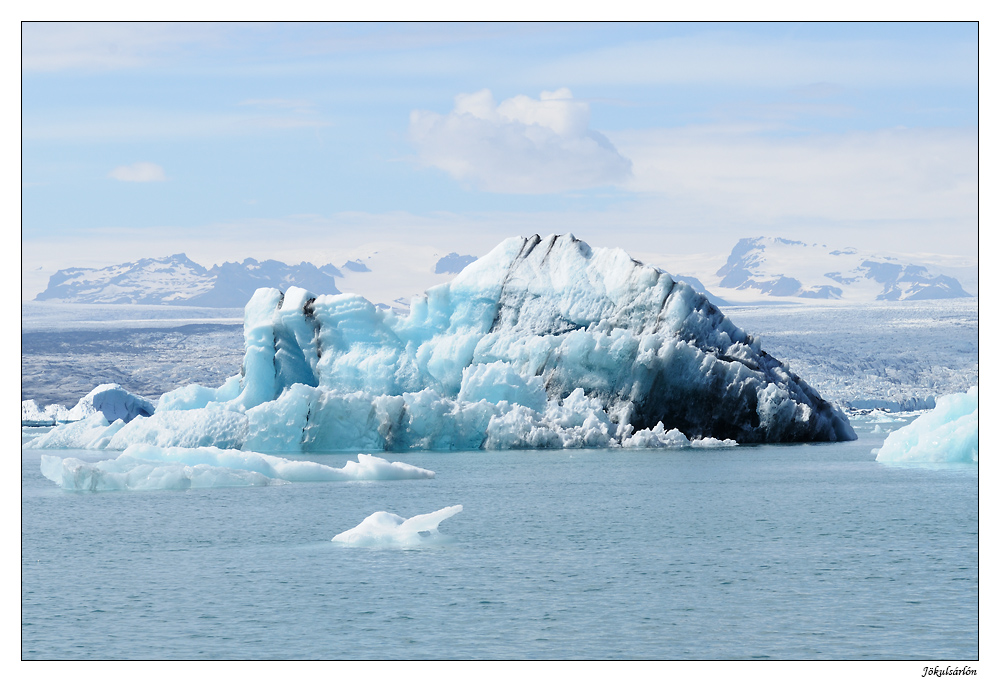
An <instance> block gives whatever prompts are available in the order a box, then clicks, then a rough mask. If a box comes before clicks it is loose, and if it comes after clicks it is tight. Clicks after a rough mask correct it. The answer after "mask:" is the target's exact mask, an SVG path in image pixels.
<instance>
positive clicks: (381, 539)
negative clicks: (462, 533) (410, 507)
mask: <svg viewBox="0 0 1000 682" xmlns="http://www.w3.org/2000/svg"><path fill="white" fill-rule="evenodd" d="M460 511H462V505H460V504H456V505H455V506H453V507H445V508H444V509H439V510H438V511H436V512H431V513H430V514H418V515H417V516H412V517H410V518H408V519H405V518H403V517H402V516H398V515H396V514H392V513H390V512H386V511H378V512H375V513H374V514H372V515H371V516H369V517H367V518H366V519H365V520H364V521H362V522H361V523H360V524H358V525H357V526H355V527H354V528H352V529H350V530H345V531H344V532H343V533H340V534H338V535H335V536H334V538H333V542H336V543H339V544H344V545H354V546H355V547H420V546H426V545H440V544H444V543H446V542H447V541H448V538H447V537H446V536H444V535H441V533H440V532H439V531H438V525H439V524H440V523H441V522H442V521H444V520H445V519H448V518H451V517H452V516H454V515H455V514H457V513H458V512H460Z"/></svg>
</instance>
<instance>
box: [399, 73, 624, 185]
mask: <svg viewBox="0 0 1000 682" xmlns="http://www.w3.org/2000/svg"><path fill="white" fill-rule="evenodd" d="M589 126H590V106H589V105H588V104H587V103H586V102H581V101H578V100H574V99H573V94H572V93H571V92H570V91H569V90H568V89H566V88H562V89H559V90H556V91H555V92H543V93H542V94H541V97H540V98H539V99H537V100H536V99H532V98H531V97H527V96H525V95H517V96H516V97H511V98H510V99H507V100H504V101H503V102H501V103H500V104H499V105H497V104H496V103H495V102H494V100H493V95H492V93H490V91H489V90H481V91H479V92H476V93H473V94H470V95H467V94H462V95H458V96H457V97H456V98H455V108H454V110H453V111H452V112H451V113H449V114H446V115H443V116H442V115H440V114H437V113H434V112H430V111H413V112H412V113H411V114H410V140H411V141H412V142H413V144H414V146H415V147H416V148H417V151H418V152H419V155H420V160H421V161H422V162H423V163H424V164H426V165H428V166H433V167H435V168H440V169H441V170H444V171H445V172H447V173H448V174H449V175H451V176H452V177H453V178H455V179H456V180H460V181H464V182H469V183H471V184H473V185H475V186H477V187H479V188H481V189H484V190H486V191H489V192H500V193H508V194H547V193H552V192H563V191H567V190H575V189H584V188H587V187H598V186H602V185H611V184H615V183H619V182H622V181H624V180H627V179H628V177H629V175H630V172H631V162H630V161H629V160H628V159H627V158H625V157H624V156H622V155H621V154H620V153H619V152H618V150H617V149H615V147H614V145H612V144H611V143H610V142H609V141H608V139H607V138H606V137H605V136H604V135H601V134H600V133H598V132H596V131H594V130H591V129H590V127H589Z"/></svg>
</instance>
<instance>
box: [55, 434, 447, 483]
mask: <svg viewBox="0 0 1000 682" xmlns="http://www.w3.org/2000/svg"><path fill="white" fill-rule="evenodd" d="M41 469H42V474H43V475H44V476H45V477H46V478H48V479H49V480H50V481H53V482H54V483H56V484H58V485H59V486H60V487H62V488H63V489H65V490H90V491H101V490H186V489H188V488H222V487H231V486H244V485H258V486H259V485H275V484H282V483H288V482H318V481H386V480H400V479H414V478H434V472H433V471H430V470H429V469H421V468H420V467H415V466H413V465H411V464H406V463H405V462H389V461H387V460H385V459H382V458H381V457H375V456H374V455H365V454H358V461H357V462H347V464H345V465H344V467H343V468H340V469H338V468H336V467H331V466H327V465H325V464H319V463H317V462H307V461H293V460H289V459H285V458H283V457H276V456H274V455H265V454H261V453H259V452H245V451H243V450H226V449H222V448H215V447H203V448H161V447H157V446H155V445H130V446H129V447H128V448H127V449H126V450H125V451H124V452H123V453H122V454H121V455H119V456H118V457H117V458H116V459H108V460H102V461H100V462H93V463H88V462H84V461H82V460H79V459H76V458H75V457H67V458H65V459H63V458H61V457H55V456H52V455H42V464H41Z"/></svg>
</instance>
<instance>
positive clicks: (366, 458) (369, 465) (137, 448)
mask: <svg viewBox="0 0 1000 682" xmlns="http://www.w3.org/2000/svg"><path fill="white" fill-rule="evenodd" d="M122 454H123V455H127V456H132V457H136V458H140V459H145V460H153V461H161V462H180V463H182V464H187V465H189V466H193V465H197V464H208V465H211V466H216V467H225V468H228V469H241V470H246V471H256V472H257V473H260V474H264V475H265V476H267V477H269V478H280V479H283V480H285V481H296V482H315V481H389V480H400V479H409V478H434V472H433V471H431V470H429V469H421V468H420V467H415V466H413V465H411V464H406V463H405V462H389V461H388V460H385V459H382V458H381V457H376V456H374V455H365V454H360V453H359V454H358V461H357V462H347V464H345V465H344V467H343V468H342V469H338V468H335V467H331V466H327V465H325V464H319V463H318V462H309V461H295V460H290V459H285V458H284V457H277V456H275V455H265V454H262V453H259V452H250V451H245V450H231V449H230V450H227V449H222V448H215V447H202V448H161V447H156V446H154V445H131V446H129V447H128V449H126V450H125V452H123V453H122Z"/></svg>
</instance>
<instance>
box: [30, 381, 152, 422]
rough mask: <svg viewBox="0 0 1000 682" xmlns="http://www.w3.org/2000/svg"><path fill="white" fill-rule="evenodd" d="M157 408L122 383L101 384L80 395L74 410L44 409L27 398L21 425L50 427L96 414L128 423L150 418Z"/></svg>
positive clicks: (56, 407)
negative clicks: (125, 387) (121, 384)
mask: <svg viewBox="0 0 1000 682" xmlns="http://www.w3.org/2000/svg"><path fill="white" fill-rule="evenodd" d="M155 409H156V408H155V406H154V405H153V403H152V402H151V401H149V400H146V399H145V398H143V397H142V396H138V395H136V394H134V393H131V392H129V391H126V390H125V389H124V388H122V387H121V386H120V385H119V384H101V385H100V386H98V387H97V388H95V389H94V390H92V391H91V392H90V393H88V394H87V395H85V396H84V397H82V398H80V400H79V401H78V402H77V404H76V405H75V406H74V407H73V408H72V409H66V408H65V407H63V406H62V405H47V406H46V407H44V408H42V407H39V405H38V403H36V402H35V401H34V400H23V401H21V424H22V425H23V426H42V425H46V426H47V425H54V424H57V423H59V422H74V421H80V420H81V419H86V418H87V417H90V416H93V415H95V414H101V415H103V416H104V418H105V419H106V420H107V421H108V422H109V423H111V422H114V421H116V420H118V419H121V420H122V422H125V423H127V422H130V421H132V420H133V419H135V418H136V417H148V416H150V415H151V414H153V412H154V411H155Z"/></svg>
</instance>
